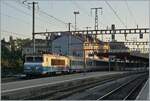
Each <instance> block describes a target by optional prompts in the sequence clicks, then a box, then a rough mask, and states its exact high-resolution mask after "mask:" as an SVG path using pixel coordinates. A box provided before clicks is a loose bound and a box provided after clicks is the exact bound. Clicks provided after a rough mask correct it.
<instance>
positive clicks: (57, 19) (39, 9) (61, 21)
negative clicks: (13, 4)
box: [20, 2, 75, 28]
mask: <svg viewBox="0 0 150 101" xmlns="http://www.w3.org/2000/svg"><path fill="white" fill-rule="evenodd" d="M20 4H22V5H24V7H27V8H28V9H30V8H31V6H30V5H28V4H26V3H25V2H24V3H20ZM36 10H37V9H36ZM38 12H40V13H41V14H44V15H46V16H47V17H49V18H53V19H55V21H57V22H60V23H62V24H63V25H65V27H66V28H68V24H67V23H66V22H65V21H63V20H61V19H59V18H57V17H55V16H53V15H51V14H48V13H46V12H45V11H44V10H42V9H41V8H40V7H39V6H38ZM71 27H72V28H75V27H74V26H73V25H71Z"/></svg>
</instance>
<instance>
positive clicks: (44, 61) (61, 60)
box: [24, 53, 133, 76]
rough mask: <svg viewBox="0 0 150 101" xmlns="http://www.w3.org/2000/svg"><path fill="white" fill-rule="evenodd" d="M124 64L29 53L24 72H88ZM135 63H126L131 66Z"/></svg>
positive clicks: (29, 74) (38, 73) (111, 68)
mask: <svg viewBox="0 0 150 101" xmlns="http://www.w3.org/2000/svg"><path fill="white" fill-rule="evenodd" d="M116 64H117V66H120V67H121V66H122V67H123V66H124V63H123V62H117V63H116V62H111V66H109V65H110V64H109V62H108V61H104V60H100V59H91V58H88V59H86V63H85V61H84V59H83V58H82V57H74V56H60V55H54V54H48V53H46V54H29V55H26V56H25V62H24V73H25V74H26V75H28V76H33V75H49V74H56V73H72V72H84V71H86V72H88V71H106V70H113V69H114V67H116ZM132 65H133V64H132V63H130V64H126V66H128V67H130V66H132Z"/></svg>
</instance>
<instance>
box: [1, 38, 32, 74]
mask: <svg viewBox="0 0 150 101" xmlns="http://www.w3.org/2000/svg"><path fill="white" fill-rule="evenodd" d="M15 41H16V45H15V46H13V50H11V49H9V48H8V47H6V45H2V46H1V67H2V74H5V75H7V73H6V72H11V73H17V72H23V57H22V47H23V45H25V44H26V43H27V42H29V41H30V39H23V40H22V39H16V40H15ZM1 42H2V41H1ZM10 44H11V43H10ZM3 72H5V73H3Z"/></svg>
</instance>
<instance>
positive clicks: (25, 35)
mask: <svg viewBox="0 0 150 101" xmlns="http://www.w3.org/2000/svg"><path fill="white" fill-rule="evenodd" d="M0 33H1V34H3V33H6V34H9V35H16V36H20V37H22V36H24V37H29V35H30V34H24V33H22V34H21V33H20V34H19V33H17V32H11V31H7V30H3V29H1V32H0ZM27 35H28V36H27Z"/></svg>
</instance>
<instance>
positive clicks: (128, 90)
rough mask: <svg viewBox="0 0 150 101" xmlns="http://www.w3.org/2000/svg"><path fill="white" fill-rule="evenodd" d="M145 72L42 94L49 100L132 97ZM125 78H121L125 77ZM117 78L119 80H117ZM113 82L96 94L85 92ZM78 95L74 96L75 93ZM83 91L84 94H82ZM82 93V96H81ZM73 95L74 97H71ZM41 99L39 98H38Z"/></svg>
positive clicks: (142, 80)
mask: <svg viewBox="0 0 150 101" xmlns="http://www.w3.org/2000/svg"><path fill="white" fill-rule="evenodd" d="M146 76H147V74H135V75H128V76H127V75H122V76H120V77H112V78H107V79H104V80H101V81H94V82H90V81H89V83H87V84H81V85H77V86H74V87H68V88H64V89H60V90H57V91H55V92H53V93H51V94H48V95H47V96H44V97H43V98H44V99H45V98H46V99H50V100H61V99H63V100H66V99H69V100H110V99H114V100H121V99H124V100H126V99H134V98H135V97H136V94H138V93H136V94H134V93H135V92H136V91H137V90H140V88H141V87H142V84H143V82H145V81H146V78H147V77H146ZM125 78H126V80H123V79H125ZM117 80H119V81H117ZM110 82H113V84H112V85H109V86H106V88H105V86H104V88H103V89H102V88H101V89H100V90H99V93H98V92H97V93H96V94H89V93H88V94H87V95H86V93H85V92H86V91H87V90H89V89H94V88H96V87H97V88H96V89H97V90H98V89H99V88H98V86H102V85H107V83H110ZM76 93H77V94H78V95H80V98H78V97H79V96H77V95H76V96H74V95H75V94H76ZM83 93H84V94H83ZM82 95H83V96H82ZM72 96H74V97H72ZM40 99H41V98H40Z"/></svg>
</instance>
